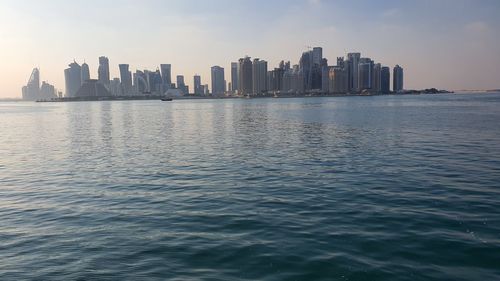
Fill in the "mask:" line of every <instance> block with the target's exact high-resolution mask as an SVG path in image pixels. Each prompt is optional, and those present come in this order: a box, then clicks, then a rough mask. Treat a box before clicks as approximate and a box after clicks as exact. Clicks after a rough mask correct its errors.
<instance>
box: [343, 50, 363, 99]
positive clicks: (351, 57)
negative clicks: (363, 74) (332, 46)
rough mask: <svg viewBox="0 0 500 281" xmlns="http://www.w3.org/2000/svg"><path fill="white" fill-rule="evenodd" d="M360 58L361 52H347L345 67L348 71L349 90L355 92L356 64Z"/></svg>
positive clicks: (356, 83) (356, 88)
mask: <svg viewBox="0 0 500 281" xmlns="http://www.w3.org/2000/svg"><path fill="white" fill-rule="evenodd" d="M360 58H361V53H348V54H347V62H346V63H347V65H348V66H347V68H348V71H349V74H348V75H349V85H348V87H349V88H348V91H349V92H357V91H359V90H358V64H359V59H360Z"/></svg>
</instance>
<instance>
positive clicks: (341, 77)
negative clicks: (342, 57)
mask: <svg viewBox="0 0 500 281" xmlns="http://www.w3.org/2000/svg"><path fill="white" fill-rule="evenodd" d="M337 63H338V62H337ZM328 74H329V79H328V80H329V83H328V88H329V92H330V93H333V94H345V93H346V92H347V88H348V84H349V77H348V71H347V68H343V67H341V66H338V65H337V66H333V67H329V72H328Z"/></svg>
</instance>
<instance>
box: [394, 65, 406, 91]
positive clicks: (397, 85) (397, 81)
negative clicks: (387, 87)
mask: <svg viewBox="0 0 500 281" xmlns="http://www.w3.org/2000/svg"><path fill="white" fill-rule="evenodd" d="M392 78H393V83H392V90H393V91H394V92H395V93H399V92H401V91H403V89H404V88H403V87H404V86H403V68H402V67H401V66H399V65H396V66H395V67H394V72H393V74H392Z"/></svg>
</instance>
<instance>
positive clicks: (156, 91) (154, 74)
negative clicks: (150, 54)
mask: <svg viewBox="0 0 500 281" xmlns="http://www.w3.org/2000/svg"><path fill="white" fill-rule="evenodd" d="M144 74H146V81H147V83H148V87H149V92H150V93H151V94H153V95H160V94H163V91H162V78H161V74H160V70H159V69H157V70H156V71H149V70H144Z"/></svg>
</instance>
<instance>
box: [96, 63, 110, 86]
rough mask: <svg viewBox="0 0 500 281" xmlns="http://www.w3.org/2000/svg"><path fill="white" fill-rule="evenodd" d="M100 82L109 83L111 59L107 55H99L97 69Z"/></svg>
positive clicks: (106, 84)
mask: <svg viewBox="0 0 500 281" xmlns="http://www.w3.org/2000/svg"><path fill="white" fill-rule="evenodd" d="M97 76H98V80H99V82H101V83H102V84H103V85H105V86H108V85H109V81H110V80H109V59H108V58H107V57H104V56H103V57H99V68H98V69H97Z"/></svg>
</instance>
